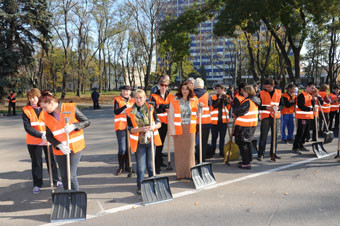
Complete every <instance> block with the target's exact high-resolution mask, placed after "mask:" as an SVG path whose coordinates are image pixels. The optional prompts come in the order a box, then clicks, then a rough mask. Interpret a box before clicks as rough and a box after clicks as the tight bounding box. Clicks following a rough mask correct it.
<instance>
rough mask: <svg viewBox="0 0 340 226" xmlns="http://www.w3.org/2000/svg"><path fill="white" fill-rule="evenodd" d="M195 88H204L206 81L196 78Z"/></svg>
mask: <svg viewBox="0 0 340 226" xmlns="http://www.w3.org/2000/svg"><path fill="white" fill-rule="evenodd" d="M194 87H195V88H201V89H203V88H204V81H203V79H201V78H196V80H195V83H194Z"/></svg>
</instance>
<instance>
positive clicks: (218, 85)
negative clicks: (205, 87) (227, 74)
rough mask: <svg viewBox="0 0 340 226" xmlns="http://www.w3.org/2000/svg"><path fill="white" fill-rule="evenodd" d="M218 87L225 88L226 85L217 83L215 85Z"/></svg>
mask: <svg viewBox="0 0 340 226" xmlns="http://www.w3.org/2000/svg"><path fill="white" fill-rule="evenodd" d="M216 88H221V89H224V88H225V87H224V85H222V84H217V85H216V86H215V89H216Z"/></svg>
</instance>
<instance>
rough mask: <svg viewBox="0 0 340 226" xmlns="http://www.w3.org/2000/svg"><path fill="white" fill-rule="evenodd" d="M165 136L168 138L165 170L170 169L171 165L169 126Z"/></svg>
mask: <svg viewBox="0 0 340 226" xmlns="http://www.w3.org/2000/svg"><path fill="white" fill-rule="evenodd" d="M166 136H167V138H168V166H167V167H166V170H167V171H171V170H172V166H171V156H170V132H169V128H168V134H167V135H166Z"/></svg>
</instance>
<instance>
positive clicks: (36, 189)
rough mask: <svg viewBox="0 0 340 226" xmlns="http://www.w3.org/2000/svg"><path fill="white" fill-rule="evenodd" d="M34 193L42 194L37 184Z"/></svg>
mask: <svg viewBox="0 0 340 226" xmlns="http://www.w3.org/2000/svg"><path fill="white" fill-rule="evenodd" d="M33 194H34V195H38V194H40V188H39V187H37V186H35V187H34V188H33Z"/></svg>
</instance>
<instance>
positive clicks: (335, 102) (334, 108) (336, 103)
mask: <svg viewBox="0 0 340 226" xmlns="http://www.w3.org/2000/svg"><path fill="white" fill-rule="evenodd" d="M330 96H331V100H332V103H331V111H337V110H339V101H338V97H337V95H335V94H334V93H331V94H330Z"/></svg>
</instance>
